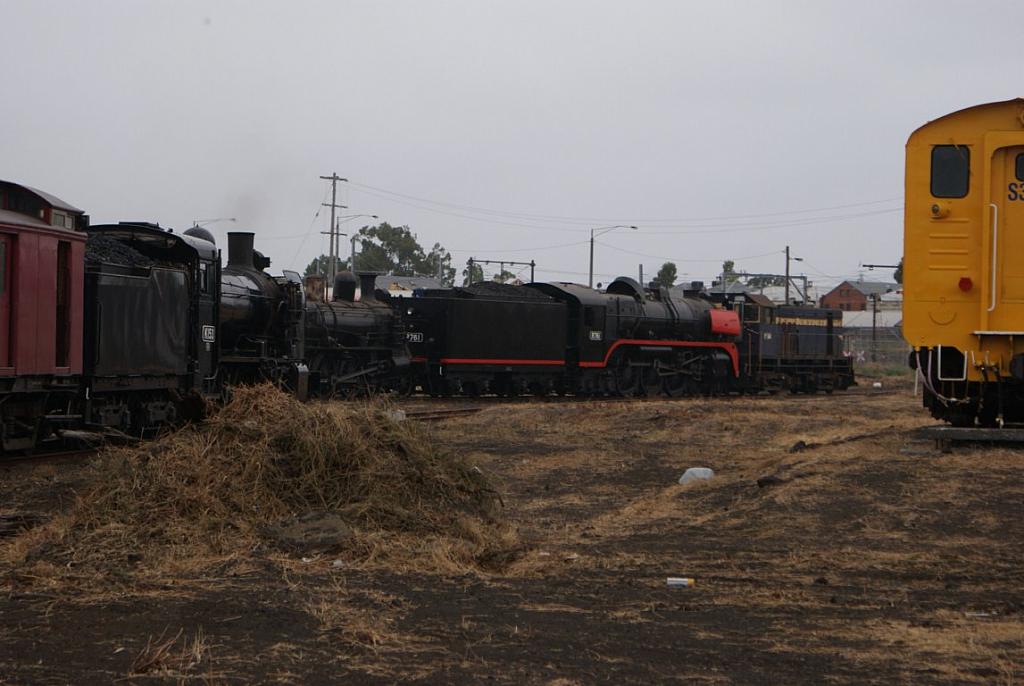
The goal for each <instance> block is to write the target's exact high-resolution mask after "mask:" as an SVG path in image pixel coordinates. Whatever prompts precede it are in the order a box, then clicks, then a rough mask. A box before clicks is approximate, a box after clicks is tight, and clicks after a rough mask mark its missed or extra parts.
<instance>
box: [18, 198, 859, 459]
mask: <svg viewBox="0 0 1024 686" xmlns="http://www.w3.org/2000/svg"><path fill="white" fill-rule="evenodd" d="M269 267H270V260H269V259H268V258H267V257H266V256H264V255H263V254H261V253H260V252H258V251H256V250H255V249H254V237H253V234H251V233H243V232H236V233H231V234H229V236H228V255H227V262H226V264H225V265H224V266H222V264H221V251H220V249H219V248H218V247H217V246H216V245H215V243H214V240H213V236H212V235H210V233H209V232H207V231H206V230H205V229H202V228H200V227H193V228H191V229H188V230H187V231H185V232H184V233H181V234H179V233H175V232H174V231H172V230H169V229H164V228H162V227H160V226H159V225H157V224H152V223H146V222H122V223H119V224H104V225H90V223H89V218H88V216H86V215H85V214H84V213H83V212H82V211H81V210H79V209H77V208H75V207H73V206H71V205H69V204H67V203H65V202H63V201H61V200H60V199H58V198H55V197H54V196H52V195H49V194H47V193H44V192H42V191H38V190H35V189H32V188H29V187H27V186H23V185H18V184H14V183H10V182H0V449H2V450H3V451H4V452H11V451H18V450H26V449H31V448H32V447H33V446H36V445H38V444H39V443H40V442H43V441H45V440H48V439H52V438H55V437H59V436H60V435H61V434H62V432H63V431H65V430H66V429H70V428H81V427H86V428H90V429H99V430H104V431H107V432H120V433H124V434H130V435H143V434H145V433H146V432H147V431H151V430H153V429H155V428H157V427H159V426H161V425H164V424H173V423H176V422H180V421H182V420H184V419H189V418H193V417H198V416H200V415H201V414H202V411H203V408H204V405H205V403H206V402H208V401H210V400H218V399H220V398H222V397H223V395H224V394H225V393H226V392H228V389H230V387H231V386H232V385H235V384H241V383H254V382H258V381H265V380H269V381H271V382H273V383H275V384H278V385H279V386H281V387H282V388H285V389H288V390H290V391H292V392H294V393H295V394H296V395H298V396H299V397H300V398H303V399H305V398H317V397H320V398H326V397H353V396H358V395H365V394H369V393H375V392H382V391H383V392H389V391H397V392H403V393H408V392H411V391H414V390H420V391H422V392H424V393H429V394H431V395H442V396H443V395H452V394H464V395H478V394H482V393H492V394H497V395H502V396H511V395H518V394H521V393H533V394H548V393H562V394H576V395H583V396H592V395H606V394H613V395H620V396H635V395H645V394H652V393H664V394H666V395H669V396H682V395H694V394H716V393H736V392H759V391H762V390H771V391H777V390H782V389H789V390H792V391H796V392H801V391H802V392H814V391H818V390H824V391H831V390H833V389H843V388H846V387H848V386H849V385H851V384H853V383H854V380H853V370H852V366H851V363H850V360H849V359H848V358H846V357H844V356H842V354H841V351H842V345H841V341H840V334H839V332H838V330H837V327H836V326H835V323H836V322H838V321H839V316H840V313H839V312H838V311H835V310H818V309H814V308H777V307H774V306H772V305H771V304H770V303H767V302H763V301H758V299H757V297H756V296H748V295H737V296H719V297H714V296H712V297H708V296H706V295H703V294H702V293H701V292H700V289H699V288H694V289H693V290H692V291H690V292H687V293H685V294H684V295H683V296H681V297H672V296H671V295H670V294H669V292H668V291H667V290H665V289H661V288H653V287H647V288H645V287H642V286H641V285H640V284H638V283H636V282H635V281H633V280H631V279H627V278H620V279H617V280H616V281H615V282H613V283H612V284H611V285H610V286H609V287H608V289H607V291H606V292H598V291H595V290H592V289H590V288H586V287H584V286H580V285H576V284H571V283H546V284H544V283H537V284H529V285H527V286H517V287H512V286H500V285H478V286H475V287H472V288H462V289H458V288H456V289H446V290H444V291H440V292H425V293H417V294H416V297H412V298H391V297H389V296H388V294H387V293H386V292H383V291H377V290H376V289H375V288H374V275H372V274H360V275H359V276H358V277H356V276H355V275H352V274H349V273H342V274H340V275H338V277H337V278H336V280H335V283H334V284H333V289H332V292H331V295H330V297H329V298H328V297H326V292H325V291H324V290H321V289H316V288H308V285H309V284H306V286H307V288H304V284H303V282H302V279H301V278H300V277H299V275H298V274H297V273H295V272H288V271H285V272H284V273H283V274H281V275H280V276H273V275H271V274H269V273H268V272H267V270H268V268H269Z"/></svg>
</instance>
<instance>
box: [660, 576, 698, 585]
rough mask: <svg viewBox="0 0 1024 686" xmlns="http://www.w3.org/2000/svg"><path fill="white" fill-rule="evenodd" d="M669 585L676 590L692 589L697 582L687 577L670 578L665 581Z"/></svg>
mask: <svg viewBox="0 0 1024 686" xmlns="http://www.w3.org/2000/svg"><path fill="white" fill-rule="evenodd" d="M665 581H666V582H667V585H668V586H670V587H675V588H692V587H693V585H694V583H695V581H694V580H693V579H691V578H689V577H685V576H670V577H669V578H668V579H666V580H665Z"/></svg>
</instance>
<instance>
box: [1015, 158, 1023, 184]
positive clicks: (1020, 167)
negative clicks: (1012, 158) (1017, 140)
mask: <svg viewBox="0 0 1024 686" xmlns="http://www.w3.org/2000/svg"><path fill="white" fill-rule="evenodd" d="M1016 167H1017V169H1016V177H1017V180H1018V181H1024V153H1021V154H1020V155H1017V164H1016Z"/></svg>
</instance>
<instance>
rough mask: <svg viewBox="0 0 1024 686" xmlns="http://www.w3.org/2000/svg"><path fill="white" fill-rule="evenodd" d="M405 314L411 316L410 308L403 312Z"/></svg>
mask: <svg viewBox="0 0 1024 686" xmlns="http://www.w3.org/2000/svg"><path fill="white" fill-rule="evenodd" d="M405 313H406V314H407V315H409V316H410V317H411V316H412V308H411V307H410V308H409V309H408V310H406V311H405Z"/></svg>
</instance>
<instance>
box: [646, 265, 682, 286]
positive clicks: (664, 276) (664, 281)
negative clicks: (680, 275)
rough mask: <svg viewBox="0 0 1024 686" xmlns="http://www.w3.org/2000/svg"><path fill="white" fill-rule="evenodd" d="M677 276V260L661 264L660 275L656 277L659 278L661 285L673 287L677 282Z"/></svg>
mask: <svg viewBox="0 0 1024 686" xmlns="http://www.w3.org/2000/svg"><path fill="white" fill-rule="evenodd" d="M676 276H677V274H676V264H675V262H666V263H665V264H663V265H661V269H659V270H658V275H657V276H655V277H654V278H655V279H657V280H658V284H659V285H661V286H664V287H665V288H672V286H674V285H675V284H676ZM641 285H642V284H641Z"/></svg>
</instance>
